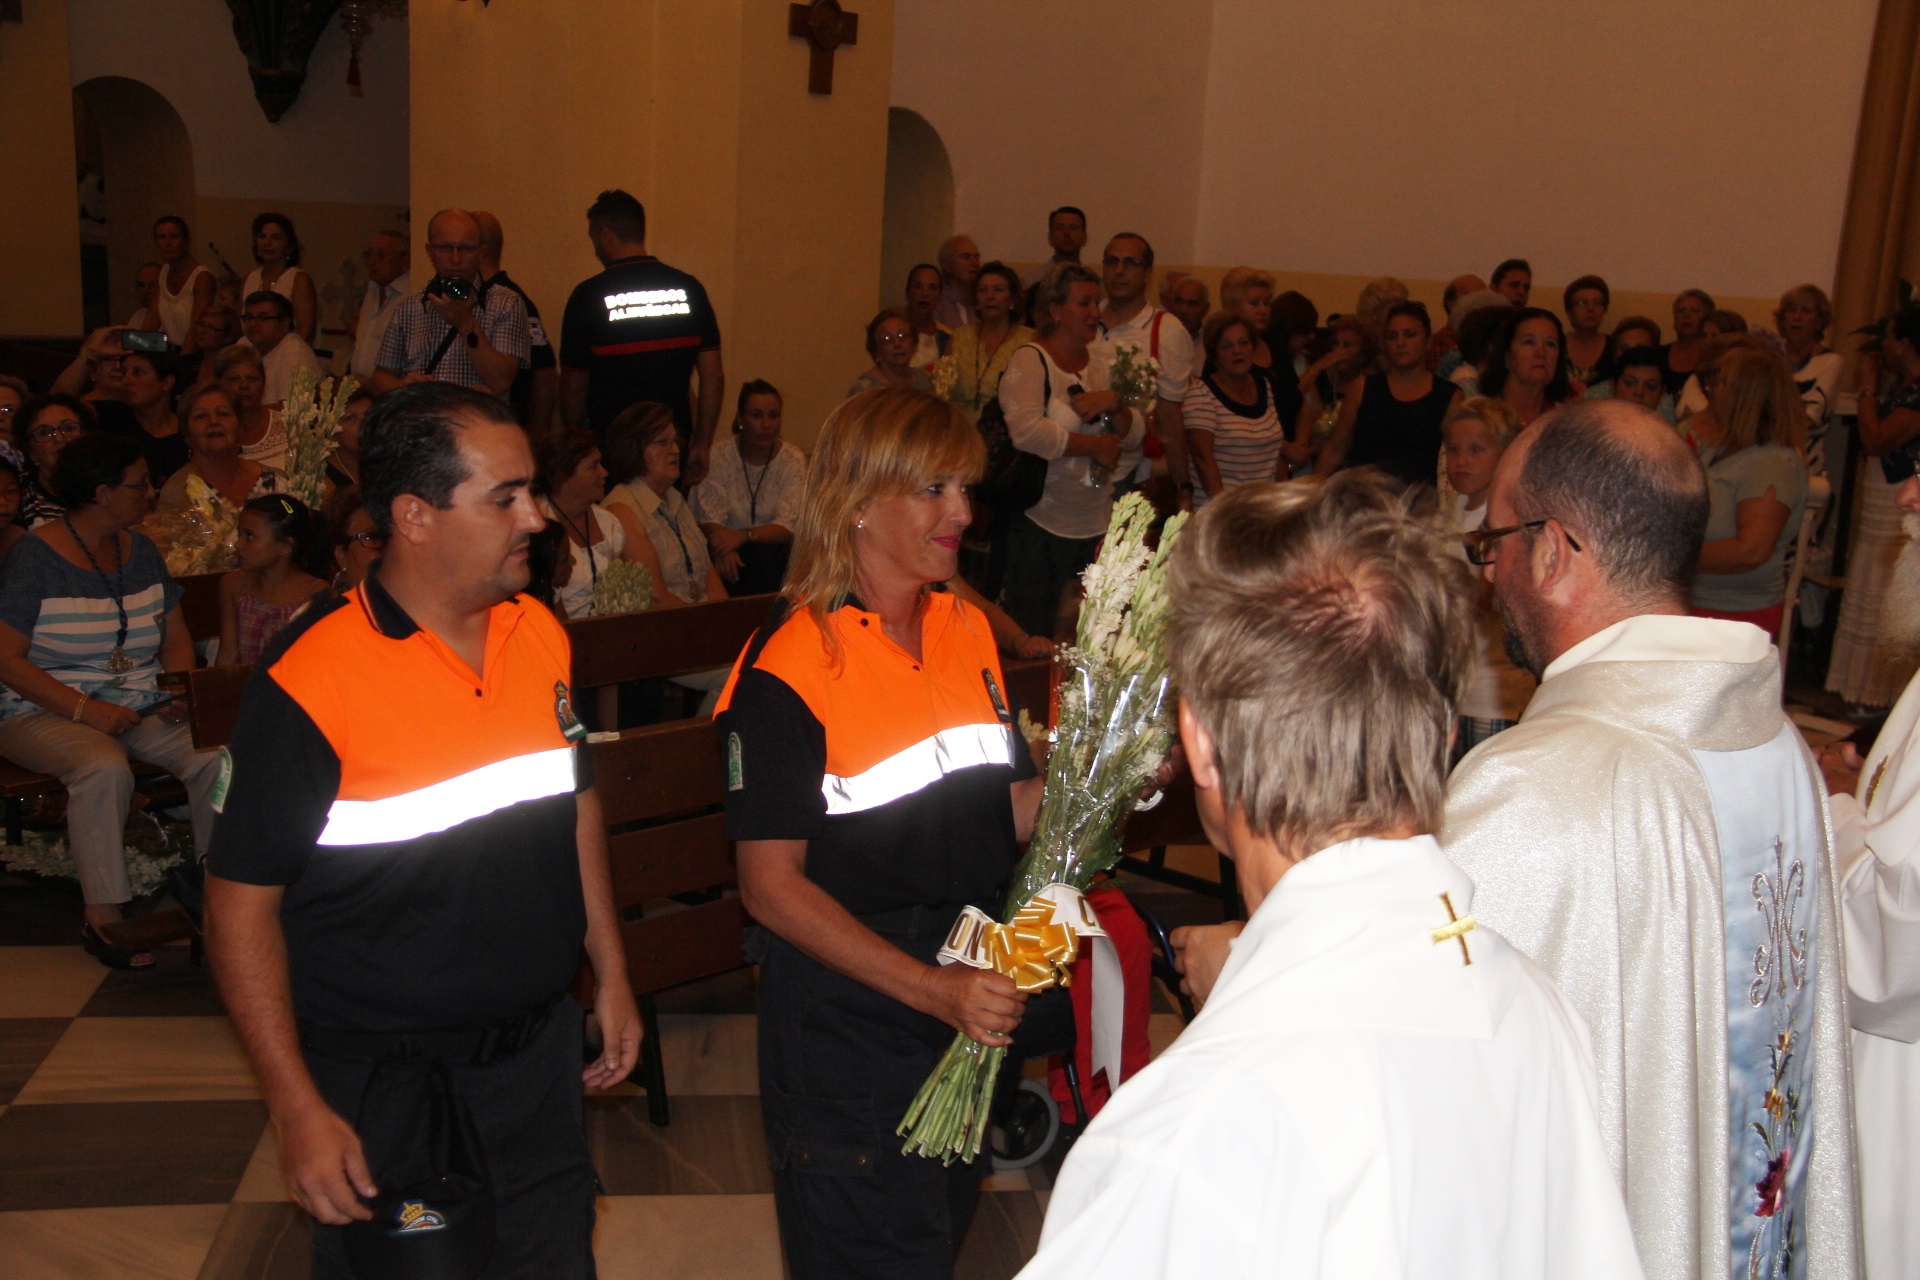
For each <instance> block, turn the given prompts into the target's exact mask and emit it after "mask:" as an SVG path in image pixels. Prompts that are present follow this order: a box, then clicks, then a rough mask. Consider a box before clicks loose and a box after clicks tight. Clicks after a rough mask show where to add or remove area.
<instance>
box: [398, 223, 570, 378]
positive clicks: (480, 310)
mask: <svg viewBox="0 0 1920 1280" xmlns="http://www.w3.org/2000/svg"><path fill="white" fill-rule="evenodd" d="M427 257H428V259H429V260H431V261H432V263H433V271H434V277H433V279H432V281H430V282H429V283H428V285H427V287H426V288H424V289H422V290H421V291H420V293H419V295H418V296H417V297H415V298H412V299H409V300H408V301H406V302H405V303H403V304H401V306H400V308H399V309H398V310H397V311H396V312H395V313H394V316H393V320H392V322H391V323H390V324H388V325H387V332H386V336H385V337H384V338H382V339H381V340H380V357H379V360H378V367H377V368H375V369H374V371H373V393H374V394H375V395H377V396H384V395H386V394H387V393H388V392H389V391H393V390H396V389H397V388H400V387H404V386H408V385H410V384H412V383H416V382H452V383H457V384H458V385H460V386H463V387H474V388H476V389H478V390H481V391H491V392H492V393H493V394H494V395H497V396H504V395H506V394H507V392H508V391H510V390H511V389H512V388H513V379H514V376H515V375H516V374H518V373H519V372H520V370H522V369H524V368H526V367H527V366H528V364H529V363H530V362H531V358H532V357H531V352H532V340H531V337H530V334H529V329H528V326H527V307H526V304H525V303H524V302H522V301H521V300H520V295H519V294H517V293H515V292H514V291H513V290H511V289H482V288H481V286H480V224H479V223H477V222H475V221H474V219H473V215H472V214H469V213H467V212H466V211H465V210H463V209H442V210H441V211H440V212H439V213H436V214H434V215H433V217H432V219H430V220H429V221H428V223H427Z"/></svg>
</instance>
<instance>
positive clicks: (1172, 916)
mask: <svg viewBox="0 0 1920 1280" xmlns="http://www.w3.org/2000/svg"><path fill="white" fill-rule="evenodd" d="M1169 865H1172V866H1176V867H1179V868H1181V869H1183V870H1188V871H1191V872H1195V873H1197V874H1201V875H1203V876H1207V877H1212V876H1213V875H1214V874H1215V859H1214V857H1213V855H1212V854H1211V852H1210V851H1204V850H1176V851H1174V852H1173V855H1172V856H1171V857H1170V858H1169ZM1127 887H1128V890H1129V893H1130V894H1131V895H1132V896H1133V897H1134V899H1135V901H1136V902H1138V903H1140V904H1141V905H1144V906H1147V907H1149V908H1150V909H1151V910H1152V911H1153V912H1154V913H1155V914H1156V915H1158V916H1159V917H1160V918H1161V919H1162V920H1163V921H1164V922H1165V923H1166V924H1167V925H1168V926H1169V927H1173V926H1175V925H1179V924H1185V923H1193V922H1197V921H1202V920H1208V919H1212V920H1217V919H1219V904H1218V903H1217V902H1215V901H1212V900H1209V899H1207V898H1205V897H1202V896H1200V895H1197V894H1191V893H1186V892H1182V891H1180V890H1173V889H1168V888H1166V887H1165V886H1162V885H1159V884H1155V883H1152V882H1148V881H1144V880H1136V879H1132V878H1129V879H1128V884H1127ZM78 915H79V910H78V902H77V898H76V897H75V896H74V895H73V894H72V892H71V890H70V888H69V887H67V886H62V885H57V884H54V885H49V884H46V883H40V882H31V881H22V880H19V879H17V878H10V877H0V941H4V942H6V943H11V944H14V945H0V1276H4V1277H6V1280H55V1278H59V1280H66V1278H68V1277H72V1278H75V1280H82V1278H84V1280H99V1278H102V1277H112V1278H113V1280H121V1278H123V1277H126V1278H134V1277H138V1278H140V1280H148V1278H152V1280H242V1278H243V1277H244V1278H245V1280H257V1278H262V1277H264V1278H268V1280H293V1278H295V1277H305V1276H306V1275H307V1270H308V1267H307V1221H306V1218H305V1215H304V1214H303V1213H302V1212H301V1211H300V1209H299V1208H298V1207H297V1206H295V1205H294V1204H292V1203H291V1201H290V1200H289V1199H288V1197H287V1194H286V1189H285V1187H284V1185H283V1184H282V1182H281V1178H280V1170H279V1156H278V1150H277V1144H276V1141H275V1137H274V1131H273V1126H272V1125H271V1124H270V1123H269V1122H268V1120H267V1115H266V1108H265V1107H264V1105H263V1104H262V1103H261V1102H260V1100H259V1093H258V1090H257V1089H256V1087H255V1085H254V1081H253V1076H252V1073H251V1072H250V1071H249V1069H248V1067H247V1063H246V1059H245V1057H244V1055H243V1054H242V1053H241V1050H240V1046H239V1044H238V1042H237V1041H236V1040H235V1038H234V1036H233V1032H232V1029H231V1028H230V1026H229V1025H228V1023H227V1021H226V1018H225V1016H224V1014H223V1013H222V1010H221V1006H220V1001H219V997H218V995H217V993H216V992H215V991H214V989H213V986H212V983H211V981H210V980H209V978H208V976H207V973H206V971H205V970H204V969H198V968H195V967H193V966H191V965H190V964H188V963H187V958H186V951H185V949H184V948H179V947H174V948H166V949H164V950H163V952H162V956H161V963H160V965H159V967H158V968H157V969H156V970H153V971H149V972H146V973H137V974H136V973H114V972H109V971H108V970H106V969H104V968H102V967H100V965H99V964H97V963H96V962H95V961H93V960H92V959H90V958H89V957H87V956H86V955H85V954H84V953H83V952H82V951H81V950H80V948H79V947H78V946H70V945H61V943H62V942H63V941H64V940H65V939H66V938H68V937H70V936H71V929H72V928H73V927H76V926H74V925H73V924H72V923H71V922H76V921H77V920H78ZM1155 999H1156V1004H1155V1007H1156V1009H1160V1010H1163V1012H1159V1013H1156V1014H1155V1015H1154V1022H1153V1027H1152V1035H1153V1040H1154V1044H1155V1049H1156V1051H1157V1050H1159V1049H1161V1048H1164V1047H1165V1046H1166V1045H1167V1044H1168V1043H1170V1042H1171V1041H1172V1039H1173V1038H1174V1037H1175V1036H1177V1035H1178V1033H1179V1029H1180V1020H1179V1017H1178V1015H1177V1014H1174V1013H1172V1012H1171V1010H1172V1008H1173V1005H1172V1003H1171V1002H1170V1001H1168V1000H1167V998H1166V996H1165V994H1164V993H1163V992H1159V991H1156V993H1155ZM661 1012H662V1018H661V1043H662V1048H663V1051H664V1053H665V1057H666V1072H667V1083H668V1088H669V1090H670V1095H671V1099H672V1123H671V1124H670V1125H668V1126H667V1127H665V1128H660V1127H657V1126H655V1125H653V1124H651V1123H650V1122H649V1121H648V1119H647V1115H646V1098H645V1095H644V1094H642V1093H641V1092H640V1091H639V1090H637V1089H635V1088H634V1087H632V1086H631V1085H622V1086H620V1087H618V1088H616V1089H613V1090H611V1091H608V1092H607V1093H604V1094H595V1095H592V1096H590V1097H589V1098H588V1100H587V1135H588V1140H589V1144H590V1146H591V1149H592V1151H593V1155H594V1160H595V1163H596V1165H597V1167H598V1169H599V1171H600V1175H601V1180H602V1182H603V1183H604V1184H605V1187H606V1191H607V1194H606V1196H605V1198H603V1199H602V1200H601V1201H600V1204H599V1219H598V1224H597V1227H596V1231H595V1237H594V1247H595V1253H596V1255H597V1256H598V1259H599V1266H600V1274H601V1275H602V1276H603V1277H606V1278H607V1280H628V1278H629V1277H639V1276H646V1277H649V1280H679V1278H681V1277H686V1278H688V1280H691V1278H693V1277H699V1278H700V1280H733V1278H734V1277H740V1278H742V1280H747V1278H753V1280H758V1278H761V1277H765V1278H767V1280H777V1278H778V1277H780V1276H781V1274H782V1267H781V1261H780V1243H779V1236H778V1233H777V1231H776V1230H775V1226H774V1214H773V1197H772V1194H771V1192H772V1184H771V1179H770V1177H769V1173H768V1169H767V1161H766V1149H765V1146H764V1142H763V1139H762V1134H761V1127H760V1106H759V1098H758V1096H757V1095H758V1091H759V1086H758V1082H757V1078H756V1074H755V1067H754V1031H755V1027H754V1016H753V986H752V978H751V976H750V975H749V974H748V973H746V972H744V971H743V972H741V973H738V974H735V975H731V976H729V977H726V978H722V979H717V980H714V981H712V982H708V983H703V984H699V985H697V986H694V987H689V988H685V989H682V990H680V991H676V992H671V993H669V994H668V995H667V996H666V997H664V998H663V999H662V1000H661ZM1058 1168H1059V1154H1058V1153H1057V1154H1056V1155H1055V1156H1054V1157H1052V1158H1050V1159H1049V1160H1048V1161H1045V1162H1043V1163H1042V1164H1040V1165H1037V1166H1035V1167H1033V1168H1031V1169H1027V1170H1022V1171H1018V1172H1014V1173H1007V1174H1000V1175H997V1176H996V1177H995V1178H994V1179H993V1180H992V1181H990V1182H989V1183H988V1189H987V1191H986V1192H985V1194H983V1196H982V1197H981V1202H980V1206H979V1209H978V1211H977V1212H976V1213H975V1216H974V1221H973V1225H972V1227H971V1229H970V1231H969V1233H968V1236H967V1240H966V1244H965V1246H964V1248H963V1251H962V1255H961V1259H960V1265H959V1267H958V1276H959V1277H960V1278H961V1280H999V1278H1001V1277H1008V1276H1012V1275H1013V1274H1014V1273H1015V1272H1016V1271H1018V1270H1019V1269H1020V1267H1021V1265H1022V1264H1023V1263H1024V1262H1025V1261H1026V1259H1027V1258H1028V1257H1029V1256H1031V1254H1032V1252H1033V1249H1034V1246H1035V1244H1036V1242H1037V1240H1038V1238H1039V1232H1040V1224H1041V1219H1042V1216H1043V1215H1044V1213H1045V1208H1046V1195H1047V1189H1048V1188H1049V1187H1050V1186H1051V1177H1050V1173H1049V1170H1052V1171H1057V1170H1058Z"/></svg>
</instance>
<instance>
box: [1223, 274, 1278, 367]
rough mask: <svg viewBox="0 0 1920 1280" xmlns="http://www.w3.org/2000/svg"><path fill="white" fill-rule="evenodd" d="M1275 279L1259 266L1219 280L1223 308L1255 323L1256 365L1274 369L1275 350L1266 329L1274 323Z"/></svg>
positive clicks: (1254, 352) (1254, 353) (1254, 361)
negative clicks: (1269, 341)
mask: <svg viewBox="0 0 1920 1280" xmlns="http://www.w3.org/2000/svg"><path fill="white" fill-rule="evenodd" d="M1273 290H1274V281H1273V276H1272V275H1271V274H1270V273H1269V272H1265V271H1261V270H1259V269H1258V268H1257V267H1235V268H1233V269H1232V270H1231V271H1228V272H1227V274H1225V275H1224V276H1221V277H1220V309H1221V310H1222V311H1231V312H1233V313H1234V314H1235V315H1237V316H1242V317H1244V318H1246V319H1248V320H1251V321H1252V322H1253V334H1254V337H1255V339H1256V340H1257V341H1256V345H1255V346H1254V349H1253V363H1254V364H1255V365H1256V366H1257V367H1259V368H1262V369H1271V368H1272V367H1273V348H1272V347H1270V346H1269V345H1267V326H1268V325H1269V324H1271V323H1272V322H1273Z"/></svg>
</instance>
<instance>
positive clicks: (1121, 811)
mask: <svg viewBox="0 0 1920 1280" xmlns="http://www.w3.org/2000/svg"><path fill="white" fill-rule="evenodd" d="M1186 519H1187V518H1186V516H1184V515H1177V516H1175V517H1173V518H1172V519H1171V520H1169V521H1167V523H1166V527H1165V528H1164V529H1163V530H1162V531H1161V534H1160V546H1159V549H1158V550H1157V551H1156V550H1150V549H1149V548H1148V547H1147V532H1148V530H1149V529H1150V528H1151V527H1152V524H1153V520H1154V510H1153V505H1152V504H1151V503H1149V502H1148V501H1147V500H1146V499H1145V498H1143V497H1141V496H1139V495H1138V494H1129V495H1127V496H1126V497H1124V498H1122V499H1121V500H1120V501H1119V502H1117V503H1115V504H1114V508H1113V519H1112V521H1111V523H1109V524H1108V526H1107V537H1106V541H1105V543H1104V544H1102V546H1101V549H1100V555H1099V558H1098V559H1096V560H1095V561H1094V563H1093V564H1092V565H1090V566H1089V567H1088V568H1087V571H1086V573H1085V574H1083V575H1082V576H1081V582H1082V583H1083V584H1084V586H1085V587H1086V600H1085V602H1084V603H1083V604H1082V605H1081V606H1080V625H1079V630H1078V634H1077V635H1076V637H1075V640H1074V645H1073V647H1072V648H1070V649H1066V650H1064V651H1063V652H1062V653H1061V655H1060V661H1061V662H1062V664H1063V666H1064V668H1065V669H1064V672H1063V674H1062V679H1061V685H1060V698H1059V703H1060V712H1059V724H1058V725H1057V726H1056V728H1055V729H1054V732H1053V734H1052V738H1053V750H1052V754H1051V755H1050V756H1049V758H1048V760H1047V783H1046V791H1045V793H1044V796H1043V798H1042V799H1041V802H1040V815H1039V818H1038V820H1037V821H1036V822H1035V824H1034V829H1033V839H1032V841H1031V842H1030V843H1029V844H1028V845H1027V854H1026V857H1025V859H1024V860H1023V861H1022V862H1021V864H1020V867H1019V870H1018V871H1017V872H1016V874H1015V876H1014V881H1013V887H1012V889H1011V890H1010V891H1009V893H1008V895H1007V905H1006V910H1005V912H1004V915H1005V917H1006V921H1007V922H1006V923H1004V924H1003V923H999V922H996V921H993V920H991V919H989V918H988V917H987V916H986V915H985V914H984V913H983V912H981V911H979V910H977V909H975V908H971V907H969V908H968V909H967V911H966V912H965V913H964V914H962V915H961V917H960V919H959V920H958V921H957V922H956V923H955V924H954V928H953V932H952V934H951V935H949V937H948V939H947V945H946V946H945V947H943V948H942V949H941V952H940V958H941V961H942V962H943V963H946V962H948V961H954V962H958V963H963V964H971V965H973V966H975V967H976V968H983V969H986V968H990V969H993V970H996V971H997V972H1000V973H1004V974H1006V975H1008V976H1009V977H1011V978H1013V980H1014V982H1015V984H1016V985H1018V986H1019V987H1020V989H1021V990H1022V991H1028V992H1033V991H1042V990H1045V989H1046V988H1048V987H1051V986H1054V985H1055V984H1060V985H1065V984H1066V983H1067V982H1068V981H1069V977H1070V975H1069V973H1068V969H1067V966H1068V965H1070V964H1071V963H1072V962H1073V960H1074V959H1075V958H1076V956H1077V955H1078V954H1079V950H1080V939H1081V938H1086V937H1100V936H1102V935H1101V933H1100V929H1099V925H1098V923H1097V922H1096V921H1095V920H1094V918H1093V914H1092V911H1091V909H1090V908H1089V907H1087V905H1086V903H1085V901H1084V900H1083V899H1082V897H1081V894H1082V893H1083V892H1084V891H1085V890H1086V888H1087V886H1088V885H1090V884H1091V883H1092V882H1093V878H1094V876H1095V875H1097V874H1098V873H1100V872H1102V871H1104V870H1106V869H1107V868H1109V867H1111V866H1112V865H1113V864H1114V863H1115V862H1116V861H1117V860H1118V859H1119V857H1120V825H1121V823H1122V822H1123V821H1124V820H1125V818H1126V815H1127V813H1128V812H1129V811H1130V810H1131V809H1132V808H1133V805H1134V801H1135V798H1136V796H1137V795H1138V794H1139V791H1140V789H1141V788H1142V787H1143V786H1145V785H1146V784H1147V783H1148V782H1150V781H1151V780H1152V779H1153V777H1154V775H1155V773H1157V772H1158V771H1159V768H1160V763H1161V761H1162V760H1164V759H1165V758H1166V754H1167V751H1168V749H1169V748H1170V747H1171V746H1172V744H1173V729H1174V726H1173V701H1172V699H1171V697H1170V696H1169V692H1168V673H1167V656H1166V646H1165V637H1166V629H1167V619H1168V616H1169V613H1170V611H1171V606H1170V604H1169V603H1168V600H1167V590H1166V582H1167V556H1168V554H1169V553H1170V552H1171V551H1172V550H1173V546H1174V543H1175V542H1176V541H1177V540H1178V538H1179V536H1180V530H1181V527H1182V526H1183V525H1184V524H1185V523H1186ZM1005 1056H1006V1050H1004V1049H1000V1048H989V1047H987V1046H984V1045H981V1044H980V1043H978V1042H977V1041H975V1040H973V1039H971V1038H969V1037H968V1036H966V1035H965V1034H959V1035H956V1036H955V1037H954V1040H953V1043H952V1045H950V1046H949V1047H948V1049H947V1052H946V1054H945V1056H944V1057H942V1058H941V1059H940V1062H939V1065H937V1066H936V1067H935V1068H934V1070H933V1074H932V1075H930V1076H928V1077H927V1082H926V1084H924V1085H922V1086H921V1088H920V1092H919V1094H918V1095H917V1096H916V1097H915V1098H914V1100H913V1104H912V1105H911V1106H910V1107H908V1109H907V1114H906V1117H905V1119H903V1120H902V1121H901V1122H900V1128H899V1130H898V1132H899V1133H901V1134H903V1135H906V1137H907V1142H906V1146H905V1147H904V1148H903V1150H905V1151H909V1152H914V1153H917V1154H919V1155H923V1156H934V1157H938V1158H939V1159H940V1160H942V1161H944V1162H946V1163H952V1162H953V1161H954V1160H955V1159H956V1158H957V1159H961V1160H972V1159H973V1158H974V1157H975V1156H977V1155H978V1154H979V1153H980V1142H981V1138H982V1136H983V1135H984V1133H985V1132H986V1126H987V1112H988V1109H989V1108H990V1106H991V1105H992V1100H993V1084H994V1079H995V1077H996V1076H997V1075H998V1074H999V1071H1000V1062H1001V1059H1002V1058H1004V1057H1005ZM1114 1083H1116V1084H1117V1083H1118V1081H1115V1082H1114Z"/></svg>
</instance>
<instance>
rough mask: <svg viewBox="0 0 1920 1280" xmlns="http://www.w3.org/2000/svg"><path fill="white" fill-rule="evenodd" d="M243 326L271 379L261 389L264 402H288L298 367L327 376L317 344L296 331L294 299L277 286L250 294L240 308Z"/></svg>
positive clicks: (266, 373) (250, 344) (241, 325)
mask: <svg viewBox="0 0 1920 1280" xmlns="http://www.w3.org/2000/svg"><path fill="white" fill-rule="evenodd" d="M240 328H241V331H242V332H244V333H245V334H246V335H247V336H246V338H245V342H246V343H247V345H248V346H250V347H252V348H253V349H254V350H255V351H258V352H259V353H260V368H261V371H262V372H263V373H264V374H265V375H266V379H267V385H266V388H265V389H264V390H263V391H262V392H261V393H260V399H261V402H262V403H263V404H284V403H286V399H287V393H288V391H289V390H291V389H292V386H293V371H294V370H295V369H305V370H307V371H309V372H310V373H312V374H313V376H314V377H316V378H319V377H324V376H325V374H324V372H323V370H322V369H321V368H320V358H319V357H318V356H316V355H314V354H313V348H312V347H310V346H308V345H307V340H306V339H305V338H303V337H301V336H300V335H299V334H297V333H295V332H294V331H293V303H292V302H290V301H289V300H288V299H286V298H284V297H282V296H281V295H280V294H277V293H275V292H273V290H271V289H262V290H260V291H259V292H257V293H253V294H249V295H248V297H247V301H246V305H245V306H244V307H243V308H242V309H241V312H240Z"/></svg>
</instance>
